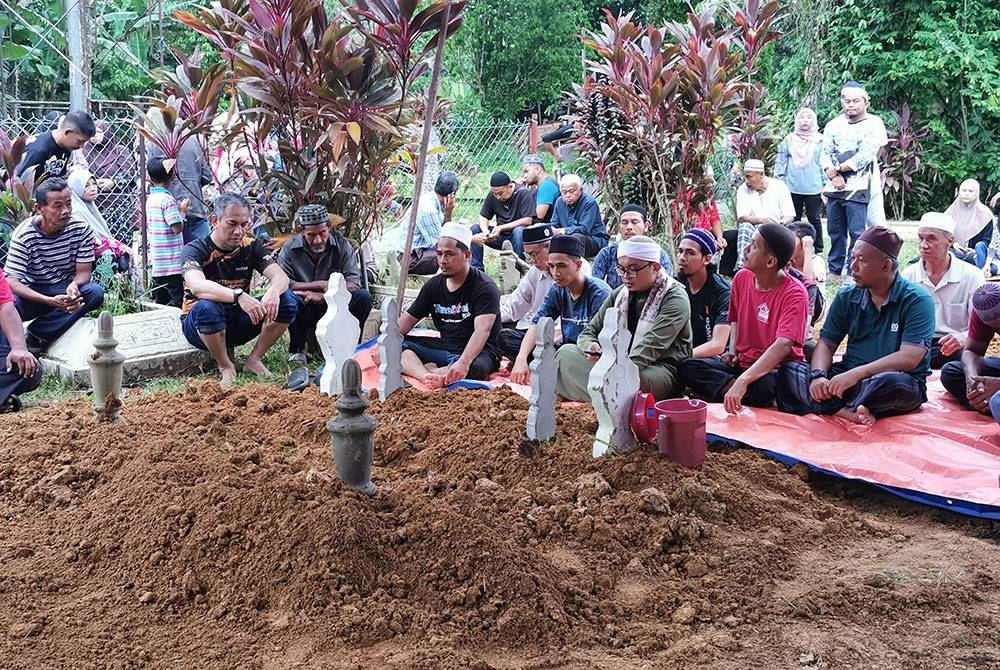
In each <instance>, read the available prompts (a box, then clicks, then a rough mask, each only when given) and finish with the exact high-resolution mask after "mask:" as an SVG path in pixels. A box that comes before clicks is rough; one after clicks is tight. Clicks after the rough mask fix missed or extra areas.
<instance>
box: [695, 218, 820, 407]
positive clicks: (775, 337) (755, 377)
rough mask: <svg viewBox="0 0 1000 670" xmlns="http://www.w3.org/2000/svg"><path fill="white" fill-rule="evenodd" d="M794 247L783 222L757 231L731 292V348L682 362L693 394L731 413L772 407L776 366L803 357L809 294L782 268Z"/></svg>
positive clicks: (791, 236) (758, 228)
mask: <svg viewBox="0 0 1000 670" xmlns="http://www.w3.org/2000/svg"><path fill="white" fill-rule="evenodd" d="M794 251H795V234H794V233H792V231H790V230H789V229H788V228H786V227H785V226H783V225H781V224H777V223H765V224H761V225H760V226H758V227H757V230H756V231H754V235H753V238H752V239H751V241H750V244H748V245H747V247H746V249H745V250H744V252H743V254H744V256H743V258H744V260H743V269H742V270H740V271H739V272H737V273H736V276H735V277H733V286H732V289H731V290H730V294H729V322H730V324H731V325H732V335H731V336H730V339H729V343H730V345H729V352H728V353H725V354H723V355H722V356H720V357H715V358H691V359H688V360H686V361H684V362H683V363H681V366H680V376H681V380H682V381H683V382H684V383H685V384H686V385H687V387H688V388H689V389H690V390H691V392H692V394H694V395H696V396H698V397H701V398H705V399H707V400H710V401H711V402H722V403H724V404H725V406H726V411H727V412H729V413H731V414H735V413H737V412H738V411H740V410H741V409H742V408H743V405H748V406H750V407H770V406H771V404H772V403H773V402H774V396H775V388H776V384H777V371H778V368H779V367H780V366H781V365H782V364H784V363H787V362H790V361H801V360H804V357H803V355H802V343H803V341H804V340H805V335H806V328H807V327H808V325H809V317H808V310H809V295H808V294H807V293H806V288H805V286H803V285H802V283H801V282H799V281H798V280H797V279H794V278H793V277H792V276H791V275H789V274H788V273H786V272H785V269H784V268H785V266H787V265H788V261H789V260H790V259H791V257H792V253H793V252H794Z"/></svg>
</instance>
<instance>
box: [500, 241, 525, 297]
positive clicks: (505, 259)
mask: <svg viewBox="0 0 1000 670" xmlns="http://www.w3.org/2000/svg"><path fill="white" fill-rule="evenodd" d="M501 247H502V252H501V254H500V276H499V277H498V278H497V284H498V286H499V287H500V293H510V292H511V291H513V290H514V289H515V288H517V283H518V282H519V281H521V273H520V272H518V271H517V255H515V254H514V247H513V246H512V245H511V243H510V240H507V241H505V242H504V243H503V244H502V245H501Z"/></svg>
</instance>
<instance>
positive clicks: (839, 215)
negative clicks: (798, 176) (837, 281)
mask: <svg viewBox="0 0 1000 670" xmlns="http://www.w3.org/2000/svg"><path fill="white" fill-rule="evenodd" d="M840 106H841V108H842V109H843V110H844V113H843V114H841V115H840V116H837V117H836V118H834V119H831V120H830V122H829V123H827V124H826V128H824V129H823V148H822V150H821V151H820V161H819V162H820V167H822V168H823V171H824V172H825V173H826V177H827V183H826V186H825V187H824V189H823V195H825V196H826V217H827V219H826V230H827V232H828V233H829V235H830V254H829V256H828V258H827V262H828V265H829V269H830V274H831V275H832V276H834V277H839V276H840V274H841V273H842V272H843V271H844V269H845V263H846V261H847V258H848V257H849V256H850V255H851V250H852V249H854V243H855V242H857V240H858V237H859V236H860V235H861V233H863V232H864V231H865V228H866V226H867V225H875V224H884V221H885V212H884V211H882V187H881V180H879V178H878V170H877V166H878V163H877V161H876V159H877V157H878V151H879V149H881V148H882V147H883V146H884V145H885V144H887V143H888V141H889V138H888V136H887V135H886V132H885V124H884V123H882V119H880V118H878V117H877V116H875V115H873V114H869V113H868V92H867V91H865V89H864V87H863V86H862V85H861V84H859V83H858V82H856V81H849V82H847V83H846V84H844V87H843V88H842V89H841V90H840ZM869 204H871V205H872V206H871V207H869ZM870 209H871V210H872V213H871V214H870V213H869V210H870ZM869 219H871V220H870V221H869ZM848 237H850V242H848Z"/></svg>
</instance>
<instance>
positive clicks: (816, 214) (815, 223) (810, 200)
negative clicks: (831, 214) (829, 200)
mask: <svg viewBox="0 0 1000 670" xmlns="http://www.w3.org/2000/svg"><path fill="white" fill-rule="evenodd" d="M792 205H794V207H795V220H796V221H801V220H802V210H805V213H806V220H807V221H809V223H811V224H812V227H813V229H814V230H815V231H816V234H815V235H813V241H814V242H815V243H814V244H813V248H814V249H815V250H816V253H818V254H820V253H823V224H822V223H820V215H821V214H822V211H823V198H822V197H821V196H820V194H819V193H817V194H815V195H803V194H801V193H792Z"/></svg>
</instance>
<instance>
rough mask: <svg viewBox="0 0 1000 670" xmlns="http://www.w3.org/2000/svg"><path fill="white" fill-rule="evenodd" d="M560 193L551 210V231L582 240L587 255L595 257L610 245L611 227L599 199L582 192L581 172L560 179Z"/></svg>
mask: <svg viewBox="0 0 1000 670" xmlns="http://www.w3.org/2000/svg"><path fill="white" fill-rule="evenodd" d="M559 193H560V194H561V195H560V196H559V197H558V198H557V199H556V204H555V207H554V209H553V211H552V232H554V233H555V234H556V235H572V236H574V237H576V238H578V239H579V240H580V241H581V242H583V245H584V246H583V251H584V255H585V256H586V257H587V258H593V257H594V256H596V255H597V252H599V251H600V250H601V249H603V248H604V247H606V246H608V228H607V226H605V225H604V220H603V219H601V206H600V205H598V204H597V199H596V198H594V196H592V195H590V194H589V193H584V191H583V181H582V180H581V179H580V177H579V176H578V175H575V174H565V175H563V177H562V179H560V180H559Z"/></svg>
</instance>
